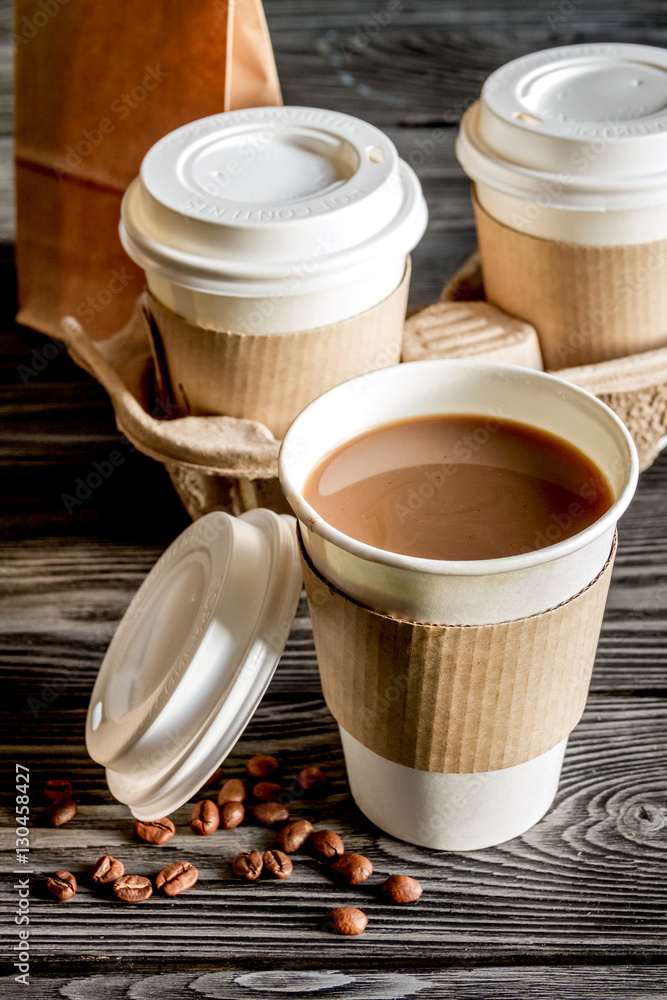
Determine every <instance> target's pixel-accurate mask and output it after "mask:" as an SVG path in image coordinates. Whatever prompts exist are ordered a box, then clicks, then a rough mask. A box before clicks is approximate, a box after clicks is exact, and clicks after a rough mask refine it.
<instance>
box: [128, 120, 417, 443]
mask: <svg viewBox="0 0 667 1000" xmlns="http://www.w3.org/2000/svg"><path fill="white" fill-rule="evenodd" d="M426 219H427V212H426V204H425V202H424V198H423V195H422V192H421V188H420V185H419V181H418V180H417V178H416V176H415V174H414V173H413V171H412V170H411V169H410V168H409V167H408V166H407V164H405V163H404V162H402V161H401V160H400V159H399V157H398V154H397V152H396V149H395V147H394V145H393V143H392V142H391V141H390V140H389V139H388V138H387V136H385V135H384V134H383V133H382V132H381V131H380V130H379V129H376V128H375V127H373V126H372V125H369V124H367V123H365V122H363V121H360V120H359V119H356V118H353V117H351V116H349V115H344V114H339V113H336V112H332V111H322V110H318V109H313V108H300V107H284V108H254V109H250V110H246V111H235V112H229V113H226V114H220V115H214V116H211V117H209V118H205V119H202V120H201V121H196V122H193V123H191V124H189V125H185V126H183V127H182V128H180V129H177V130H176V131H174V132H171V133H170V134H168V135H166V136H165V137H164V138H163V139H161V140H160V141H159V142H158V143H156V144H155V146H153V147H152V148H151V149H150V150H149V152H148V153H147V155H146V157H145V158H144V161H143V163H142V167H141V174H140V176H139V177H138V178H137V179H136V180H135V181H134V182H133V183H132V184H131V185H130V187H129V188H128V190H127V192H126V195H125V198H124V200H123V207H122V222H121V229H120V232H121V239H122V242H123V245H124V246H125V249H126V250H127V252H128V253H129V254H130V256H131V257H132V259H133V260H134V261H135V262H136V263H138V264H139V265H140V266H142V267H143V268H144V270H145V272H146V280H147V284H148V289H149V292H150V295H151V311H152V313H153V319H154V321H155V322H154V324H153V325H154V331H153V332H154V339H155V337H156V336H157V337H158V338H159V343H158V344H156V355H157V358H156V360H157V362H158V364H159V365H162V366H164V368H165V370H166V371H165V374H166V376H167V377H168V379H169V381H170V384H171V388H172V390H173V395H174V397H175V400H176V402H177V404H178V407H179V410H180V412H181V413H182V414H184V415H186V414H193V415H202V414H223V415H227V416H231V417H242V418H246V419H251V420H258V421H260V422H261V423H263V424H265V425H266V426H267V427H268V428H269V429H270V430H271V431H272V433H273V434H274V435H275V436H276V437H282V434H283V433H284V431H285V430H286V428H287V426H288V425H289V423H290V422H291V420H292V419H293V418H294V417H295V416H296V414H297V413H298V412H299V411H300V410H301V409H302V408H303V407H304V406H305V405H306V404H307V403H309V402H310V401H311V400H312V399H314V398H315V397H317V396H318V395H319V394H320V393H321V392H324V391H325V390H327V389H329V388H331V387H332V386H334V385H336V384H338V383H339V382H341V381H344V380H345V379H347V378H350V377H352V376H354V375H357V374H361V373H363V372H366V371H370V370H373V369H377V368H382V367H386V366H387V365H391V364H395V363H397V362H398V360H399V358H400V350H401V338H402V328H403V321H404V317H405V306H406V302H407V292H408V284H409V277H410V262H409V256H408V255H409V253H410V251H411V250H412V249H413V247H414V246H415V245H416V243H417V242H418V241H419V240H420V238H421V236H422V234H423V232H424V229H425V226H426Z"/></svg>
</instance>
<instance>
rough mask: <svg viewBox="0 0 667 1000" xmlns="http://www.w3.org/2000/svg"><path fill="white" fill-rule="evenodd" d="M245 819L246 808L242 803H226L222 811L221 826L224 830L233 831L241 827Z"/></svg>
mask: <svg viewBox="0 0 667 1000" xmlns="http://www.w3.org/2000/svg"><path fill="white" fill-rule="evenodd" d="M244 817H245V806H244V805H243V803H242V802H225V804H224V806H223V807H222V809H221V810H220V825H221V827H222V829H223V830H233V829H234V827H236V826H240V825H241V823H242V822H243V820H244Z"/></svg>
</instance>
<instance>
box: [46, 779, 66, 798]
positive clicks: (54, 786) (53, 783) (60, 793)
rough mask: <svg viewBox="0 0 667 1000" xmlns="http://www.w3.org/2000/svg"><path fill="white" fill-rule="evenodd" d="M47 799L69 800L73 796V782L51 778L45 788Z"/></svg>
mask: <svg viewBox="0 0 667 1000" xmlns="http://www.w3.org/2000/svg"><path fill="white" fill-rule="evenodd" d="M44 794H45V795H46V797H47V799H51V800H56V799H68V798H69V797H70V795H71V794H72V782H71V781H67V780H66V779H65V778H51V780H50V781H47V783H46V785H45V786H44Z"/></svg>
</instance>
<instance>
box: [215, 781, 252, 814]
mask: <svg viewBox="0 0 667 1000" xmlns="http://www.w3.org/2000/svg"><path fill="white" fill-rule="evenodd" d="M245 795H246V791H245V785H244V784H243V782H242V781H239V779H238V778H230V779H229V781H226V782H225V783H224V785H223V786H222V788H221V789H220V791H219V792H218V805H219V806H221V807H222V806H224V804H225V802H243V801H244V800H245Z"/></svg>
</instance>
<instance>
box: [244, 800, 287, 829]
mask: <svg viewBox="0 0 667 1000" xmlns="http://www.w3.org/2000/svg"><path fill="white" fill-rule="evenodd" d="M252 814H253V816H254V817H255V820H256V821H257V822H258V823H261V824H262V826H273V824H274V823H284V822H285V820H287V819H289V809H288V808H287V806H281V805H280V803H279V802H260V804H259V805H258V806H255V808H254V809H253V811H252Z"/></svg>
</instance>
